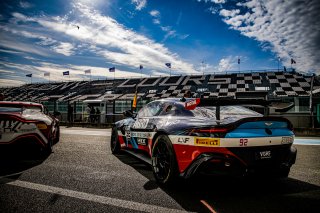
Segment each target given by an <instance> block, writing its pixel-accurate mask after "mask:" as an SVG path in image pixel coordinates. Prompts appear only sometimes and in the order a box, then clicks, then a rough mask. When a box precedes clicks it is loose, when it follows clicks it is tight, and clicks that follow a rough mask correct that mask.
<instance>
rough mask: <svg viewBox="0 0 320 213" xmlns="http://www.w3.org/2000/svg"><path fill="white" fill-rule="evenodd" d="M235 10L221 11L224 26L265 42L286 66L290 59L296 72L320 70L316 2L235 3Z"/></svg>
mask: <svg viewBox="0 0 320 213" xmlns="http://www.w3.org/2000/svg"><path fill="white" fill-rule="evenodd" d="M237 6H239V7H243V8H244V10H243V11H246V12H245V13H240V11H239V10H226V9H222V10H221V11H220V15H222V16H223V17H224V21H225V23H227V24H228V25H230V27H231V28H232V29H234V30H238V31H240V32H241V34H243V35H245V36H247V37H250V38H254V39H256V40H257V41H260V42H262V43H266V44H267V45H263V46H264V47H265V48H266V47H267V48H269V49H271V50H272V51H273V52H275V53H276V54H277V55H278V56H280V57H281V59H282V61H283V62H284V64H285V65H286V66H289V65H290V59H291V58H294V59H295V61H296V62H297V64H296V65H295V67H296V68H297V69H298V71H302V72H307V71H317V72H319V71H318V69H319V67H320V60H319V49H320V42H319V36H320V30H319V25H318V24H316V23H317V22H318V20H320V13H319V10H320V4H319V1H299V0H292V1H281V2H279V1H278V0H270V1H258V0H249V1H247V2H245V3H241V4H237Z"/></svg>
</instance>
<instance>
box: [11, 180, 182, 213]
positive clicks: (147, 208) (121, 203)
mask: <svg viewBox="0 0 320 213" xmlns="http://www.w3.org/2000/svg"><path fill="white" fill-rule="evenodd" d="M5 184H7V185H11V186H18V187H22V188H27V189H32V190H37V191H41V192H48V193H53V194H58V195H62V196H68V197H72V198H77V199H81V200H87V201H91V202H96V203H101V204H106V205H110V206H116V207H120V208H126V209H131V210H136V211H144V212H186V211H183V210H179V209H170V208H166V207H161V206H155V205H150V204H145V203H139V202H134V201H128V200H121V199H117V198H111V197H105V196H99V195H94V194H89V193H85V192H78V191H73V190H69V189H63V188H59V187H54V186H47V185H42V184H37V183H31V182H26V181H20V180H16V181H12V182H7V183H5Z"/></svg>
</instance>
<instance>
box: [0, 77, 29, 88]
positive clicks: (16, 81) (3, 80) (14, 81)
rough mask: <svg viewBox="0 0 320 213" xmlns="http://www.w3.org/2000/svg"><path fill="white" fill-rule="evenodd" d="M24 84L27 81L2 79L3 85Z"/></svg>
mask: <svg viewBox="0 0 320 213" xmlns="http://www.w3.org/2000/svg"><path fill="white" fill-rule="evenodd" d="M23 84H25V82H23V81H19V80H12V79H0V85H1V87H15V86H21V85H23Z"/></svg>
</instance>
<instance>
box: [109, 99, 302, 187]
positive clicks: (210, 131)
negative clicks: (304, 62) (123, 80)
mask: <svg viewBox="0 0 320 213" xmlns="http://www.w3.org/2000/svg"><path fill="white" fill-rule="evenodd" d="M247 105H250V106H251V107H252V106H259V107H261V106H262V107H263V108H262V109H264V108H266V109H269V108H270V107H272V105H274V106H277V107H278V108H279V109H284V108H285V106H284V105H283V104H282V105H281V104H279V103H272V102H270V101H264V100H256V101H254V100H209V99H185V98H182V99H178V98H168V99H161V100H156V101H153V102H150V103H148V104H147V105H146V106H144V107H143V108H142V109H141V110H140V111H139V112H138V113H137V115H136V116H135V115H134V114H133V113H132V111H126V112H125V113H124V114H125V116H126V117H127V118H126V119H123V120H120V121H118V122H116V123H115V124H114V126H113V129H112V134H111V145H110V146H111V151H112V153H114V154H116V153H118V152H120V151H122V150H123V151H126V152H129V153H130V154H133V155H135V156H136V157H138V158H140V159H142V160H144V161H146V162H148V163H150V164H151V165H152V170H153V174H154V177H155V179H156V180H157V181H158V182H159V183H160V184H163V185H166V184H170V183H172V182H174V181H175V180H176V179H177V178H178V177H179V176H180V177H184V178H189V177H191V176H193V175H194V174H196V173H206V174H215V175H241V176H242V175H251V174H267V175H271V176H275V177H287V176H288V174H289V171H290V167H291V166H292V165H293V164H294V163H295V160H296V154H297V150H296V148H294V147H293V146H292V144H293V141H294V133H293V127H292V124H291V123H290V122H289V121H288V120H287V119H285V118H281V117H269V116H263V115H262V114H260V113H257V112H256V111H253V110H250V109H249V108H247V107H244V106H247ZM280 106H282V108H281V107H280ZM286 107H289V105H288V104H287V105H286ZM266 111H267V110H266Z"/></svg>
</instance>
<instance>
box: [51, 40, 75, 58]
mask: <svg viewBox="0 0 320 213" xmlns="http://www.w3.org/2000/svg"><path fill="white" fill-rule="evenodd" d="M52 49H53V50H54V51H55V52H57V53H60V54H63V55H65V56H70V55H73V54H74V51H73V49H74V46H73V45H72V44H70V43H67V42H61V43H60V44H58V45H56V46H53V47H52Z"/></svg>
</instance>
